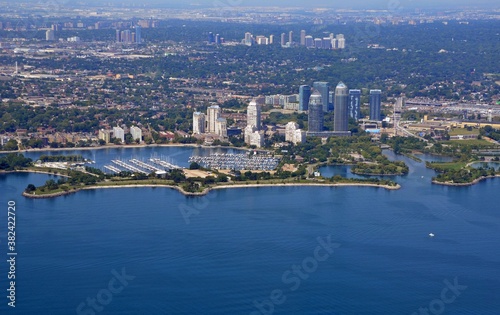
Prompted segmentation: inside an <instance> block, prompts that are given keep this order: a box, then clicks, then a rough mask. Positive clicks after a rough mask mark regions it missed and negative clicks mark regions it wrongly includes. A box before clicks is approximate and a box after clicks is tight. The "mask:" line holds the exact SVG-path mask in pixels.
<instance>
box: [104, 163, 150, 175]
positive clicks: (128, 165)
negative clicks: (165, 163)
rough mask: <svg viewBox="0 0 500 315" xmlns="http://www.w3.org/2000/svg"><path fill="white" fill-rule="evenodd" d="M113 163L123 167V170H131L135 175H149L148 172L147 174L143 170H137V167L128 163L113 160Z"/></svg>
mask: <svg viewBox="0 0 500 315" xmlns="http://www.w3.org/2000/svg"><path fill="white" fill-rule="evenodd" d="M111 162H112V163H114V164H116V165H118V166H121V167H123V168H125V169H127V170H129V171H131V172H134V173H143V174H146V175H148V174H149V173H148V172H146V171H144V170H141V169H139V168H137V167H135V166H133V165H130V164H127V163H125V162H123V161H120V160H111Z"/></svg>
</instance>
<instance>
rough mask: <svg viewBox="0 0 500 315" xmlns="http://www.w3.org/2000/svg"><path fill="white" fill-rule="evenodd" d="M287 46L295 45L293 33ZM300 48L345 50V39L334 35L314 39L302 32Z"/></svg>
mask: <svg viewBox="0 0 500 315" xmlns="http://www.w3.org/2000/svg"><path fill="white" fill-rule="evenodd" d="M282 37H283V35H282ZM287 44H288V45H289V46H290V45H293V44H294V42H293V37H292V32H290V34H289V42H288V43H286V44H285V45H287ZM282 45H283V43H282ZM300 46H305V47H307V48H316V49H344V48H345V38H344V35H343V34H337V35H335V34H333V33H330V35H329V36H328V37H322V38H313V37H312V36H311V35H307V33H306V31H305V30H302V31H300Z"/></svg>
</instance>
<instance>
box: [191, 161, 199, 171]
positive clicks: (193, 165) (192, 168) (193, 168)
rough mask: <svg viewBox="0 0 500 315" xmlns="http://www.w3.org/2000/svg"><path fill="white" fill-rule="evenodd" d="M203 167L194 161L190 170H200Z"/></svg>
mask: <svg viewBox="0 0 500 315" xmlns="http://www.w3.org/2000/svg"><path fill="white" fill-rule="evenodd" d="M200 168H201V166H200V164H198V163H196V162H193V163H191V164H190V165H189V169H190V170H199V169H200Z"/></svg>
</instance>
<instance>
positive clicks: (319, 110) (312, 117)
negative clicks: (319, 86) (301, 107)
mask: <svg viewBox="0 0 500 315" xmlns="http://www.w3.org/2000/svg"><path fill="white" fill-rule="evenodd" d="M308 123H309V128H308V130H309V131H310V132H321V131H323V100H322V97H321V93H320V92H319V91H318V90H314V92H313V93H312V95H311V98H310V99H309V117H308Z"/></svg>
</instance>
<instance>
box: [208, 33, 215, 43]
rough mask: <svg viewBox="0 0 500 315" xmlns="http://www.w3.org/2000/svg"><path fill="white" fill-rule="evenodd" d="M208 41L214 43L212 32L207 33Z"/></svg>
mask: <svg viewBox="0 0 500 315" xmlns="http://www.w3.org/2000/svg"><path fill="white" fill-rule="evenodd" d="M208 43H209V44H212V43H215V36H214V33H212V32H209V33H208Z"/></svg>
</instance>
